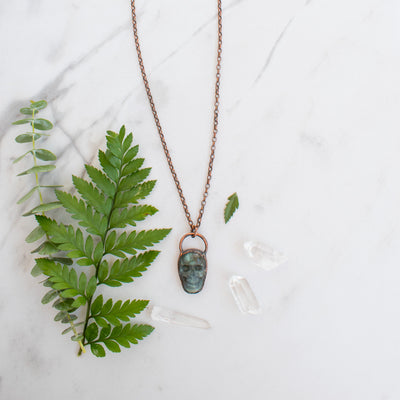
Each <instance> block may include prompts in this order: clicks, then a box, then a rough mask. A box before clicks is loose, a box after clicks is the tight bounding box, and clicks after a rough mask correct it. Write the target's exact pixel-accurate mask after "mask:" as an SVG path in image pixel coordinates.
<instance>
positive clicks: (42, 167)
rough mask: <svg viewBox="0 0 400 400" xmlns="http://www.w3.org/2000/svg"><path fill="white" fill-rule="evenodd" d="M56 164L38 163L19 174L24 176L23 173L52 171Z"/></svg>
mask: <svg viewBox="0 0 400 400" xmlns="http://www.w3.org/2000/svg"><path fill="white" fill-rule="evenodd" d="M55 168H56V166H55V165H52V164H51V165H36V166H34V167H32V168H29V169H27V170H26V171H24V172H21V173H20V174H18V175H17V176H22V175H28V174H36V173H38V172H47V171H51V170H53V169H55Z"/></svg>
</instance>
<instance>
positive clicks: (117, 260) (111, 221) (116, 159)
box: [34, 127, 170, 357]
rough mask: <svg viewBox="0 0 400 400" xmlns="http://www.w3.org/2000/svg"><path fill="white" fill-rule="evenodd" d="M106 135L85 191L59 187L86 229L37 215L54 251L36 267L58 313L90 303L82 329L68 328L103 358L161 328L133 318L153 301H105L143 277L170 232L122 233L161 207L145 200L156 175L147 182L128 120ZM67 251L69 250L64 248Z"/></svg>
mask: <svg viewBox="0 0 400 400" xmlns="http://www.w3.org/2000/svg"><path fill="white" fill-rule="evenodd" d="M106 138H107V150H106V151H105V152H103V151H101V150H100V151H99V155H98V158H99V162H100V165H101V170H100V169H97V168H95V167H93V166H90V165H85V168H86V172H87V174H88V175H89V178H90V180H84V179H82V178H79V177H76V176H73V184H74V187H75V189H76V190H77V191H78V193H79V195H80V196H79V197H78V196H74V195H71V194H69V193H67V192H63V191H60V190H57V191H56V196H57V198H58V200H59V202H60V203H61V204H62V206H63V208H64V209H65V210H66V211H67V212H68V213H69V214H71V216H72V218H74V219H76V220H78V223H79V225H80V226H81V227H82V228H75V227H74V226H72V225H66V224H63V223H60V222H58V221H56V220H55V219H51V218H48V217H46V216H44V215H36V220H37V222H38V224H39V226H40V228H41V229H42V230H43V231H44V232H45V233H46V235H47V237H48V238H49V242H50V243H52V245H53V246H54V248H53V250H54V252H52V254H50V255H48V256H47V257H42V258H37V259H36V266H35V267H34V273H41V274H43V275H45V276H46V280H45V286H49V287H50V291H49V292H48V293H47V294H46V295H45V298H46V300H48V299H49V298H50V299H51V300H53V299H54V298H56V297H57V300H56V302H55V303H54V306H55V308H57V309H58V310H59V312H58V314H57V315H56V317H55V319H56V320H59V321H61V322H63V323H68V322H70V320H71V319H72V320H73V321H75V320H78V315H79V314H80V311H81V309H82V308H85V312H84V315H85V316H84V317H83V318H82V319H81V320H80V321H79V322H75V323H74V327H75V328H76V327H80V332H76V329H75V330H74V329H72V327H70V328H67V329H66V330H65V331H64V333H67V332H69V331H71V330H72V331H74V335H73V336H72V340H77V341H81V342H82V347H81V349H80V351H79V353H78V354H80V353H81V352H82V349H83V348H84V346H86V345H90V349H91V351H92V353H93V354H94V355H95V356H97V357H104V356H105V354H106V353H105V349H104V346H105V347H106V348H107V349H108V350H110V351H112V352H120V351H121V347H120V346H122V347H130V345H131V344H136V343H137V342H138V340H141V339H143V338H144V337H146V336H147V335H149V334H150V333H151V332H152V331H153V329H154V328H153V327H152V326H150V325H146V324H133V323H131V320H132V319H133V318H135V316H136V315H137V314H139V313H140V312H141V311H143V310H144V308H146V306H147V304H148V300H126V301H124V302H122V300H118V301H114V300H112V299H107V300H104V299H103V295H102V294H99V293H98V292H99V289H100V287H101V286H102V285H107V286H111V287H117V286H121V285H122V284H123V283H128V282H132V281H133V280H134V278H138V277H140V276H142V273H143V272H144V271H146V269H147V268H148V267H149V265H150V264H151V263H152V262H153V261H154V259H155V258H156V257H157V255H158V254H159V251H157V250H149V249H150V248H151V247H152V246H153V245H154V244H155V243H158V242H159V241H160V240H162V239H163V238H164V237H165V236H166V235H167V234H168V233H169V232H170V229H154V230H142V231H136V230H133V231H131V232H129V233H127V232H126V231H122V232H121V229H124V228H126V227H127V226H132V227H135V226H136V222H137V221H142V220H144V219H145V218H146V217H147V216H149V215H153V214H155V213H156V212H157V211H158V210H157V209H156V208H155V207H153V206H150V205H139V204H138V203H139V201H140V200H142V199H144V198H146V197H147V196H148V195H149V193H150V192H151V191H152V190H153V188H154V185H155V183H156V181H154V180H149V181H146V178H147V177H148V175H149V173H150V168H141V167H142V165H143V163H144V159H143V158H138V157H137V154H138V150H139V147H138V145H136V146H132V140H133V136H132V133H130V134H128V135H125V127H122V128H121V129H120V131H119V133H115V132H112V131H108V132H107V136H106ZM60 251H61V252H63V253H61V254H59V252H60ZM65 253H66V254H65ZM55 255H56V257H55ZM71 264H73V265H72V266H70V265H71ZM51 300H50V301H51Z"/></svg>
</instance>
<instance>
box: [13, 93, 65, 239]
mask: <svg viewBox="0 0 400 400" xmlns="http://www.w3.org/2000/svg"><path fill="white" fill-rule="evenodd" d="M46 107H47V102H46V101H45V100H40V101H31V104H30V105H29V107H23V108H21V109H20V110H19V111H20V113H21V114H24V115H28V116H29V118H23V119H19V120H18V121H15V122H13V125H29V126H30V127H31V130H30V131H29V132H26V133H22V134H20V135H18V136H17V137H16V138H15V141H16V142H17V143H30V144H31V145H32V147H31V149H30V150H28V151H26V152H25V153H24V154H22V155H21V156H20V157H18V158H17V159H15V160H14V163H17V162H19V161H21V160H22V159H23V158H25V157H26V156H29V155H31V156H32V159H33V166H32V167H31V168H28V169H27V170H25V171H23V172H21V173H20V174H18V176H22V175H28V174H33V175H34V176H35V183H36V184H35V185H34V186H33V187H32V188H31V189H30V190H29V191H28V192H27V193H25V194H24V195H23V196H22V197H21V198H20V199H19V200H18V202H17V203H18V204H21V203H23V202H25V201H26V200H28V199H29V198H30V197H31V196H32V195H33V194H35V193H38V196H39V202H40V204H38V205H37V206H36V207H34V208H32V209H31V210H30V211H28V212H27V213H25V214H24V216H29V215H33V214H37V213H41V212H45V211H49V210H52V209H55V208H58V207H60V206H61V204H60V202H57V201H55V202H51V203H44V201H43V195H42V190H43V189H46V188H51V189H54V188H55V187H59V186H54V185H42V184H41V183H40V180H39V174H41V173H43V172H48V171H51V170H53V169H55V168H56V166H55V165H54V164H40V165H39V163H38V160H41V161H55V160H56V159H57V157H56V156H55V154H53V153H52V152H51V151H49V150H47V149H42V148H37V147H36V143H37V142H38V141H39V140H40V139H41V138H42V137H43V136H49V134H47V133H44V132H43V131H49V130H50V129H52V128H53V124H52V123H51V122H50V121H49V120H47V119H44V118H37V117H36V115H37V114H38V113H39V111H40V110H43V109H44V108H46ZM43 234H44V233H43Z"/></svg>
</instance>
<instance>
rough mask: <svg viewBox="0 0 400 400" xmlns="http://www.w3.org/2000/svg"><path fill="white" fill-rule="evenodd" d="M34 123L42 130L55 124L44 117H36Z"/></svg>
mask: <svg viewBox="0 0 400 400" xmlns="http://www.w3.org/2000/svg"><path fill="white" fill-rule="evenodd" d="M32 125H33V126H34V128H35V129H39V130H40V131H48V130H49V129H51V128H53V124H52V123H51V122H50V121H49V120H47V119H43V118H37V119H35V120H34V121H33V124H32Z"/></svg>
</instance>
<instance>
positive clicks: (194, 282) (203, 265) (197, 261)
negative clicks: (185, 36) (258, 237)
mask: <svg viewBox="0 0 400 400" xmlns="http://www.w3.org/2000/svg"><path fill="white" fill-rule="evenodd" d="M221 2H222V0H217V3H218V12H217V16H218V18H217V19H218V47H217V65H216V71H217V72H216V81H215V102H214V124H213V135H212V141H211V148H210V160H209V163H208V173H207V180H206V184H205V186H204V193H203V198H202V201H201V207H200V210H199V215H198V217H197V221H196V224H195V223H194V222H193V220H192V217H191V215H190V212H189V208H188V205H187V203H186V199H185V196H184V195H183V191H182V188H181V184H180V182H179V179H178V176H177V174H176V172H175V168H174V165H173V163H172V159H171V155H170V153H169V150H168V147H167V143H166V141H165V137H164V133H163V130H162V128H161V124H160V119H159V117H158V114H157V110H156V107H155V104H154V100H153V96H152V94H151V90H150V85H149V81H148V79H147V75H146V70H145V67H144V63H143V57H142V52H141V49H140V43H139V36H138V29H137V19H136V8H135V0H131V9H132V26H133V36H134V39H135V46H136V52H137V56H138V61H139V66H140V71H141V74H142V78H143V83H144V86H145V88H146V93H147V98H148V99H149V103H150V107H151V111H152V113H153V116H154V121H155V123H156V126H157V130H158V134H159V136H160V140H161V144H162V147H163V149H164V153H165V157H166V158H167V162H168V166H169V169H170V171H171V174H172V178H173V179H174V182H175V186H176V189H177V190H178V194H179V197H180V199H181V203H182V206H183V209H184V211H185V215H186V219H187V221H188V224H189V227H190V233H187V234H186V235H184V236H183V237H182V238H181V240H180V243H179V251H180V255H179V259H178V273H179V277H180V279H181V282H182V286H183V289H184V290H185V291H186V292H187V293H198V292H200V291H201V289H202V288H203V286H204V282H205V279H206V275H207V259H206V252H207V248H208V244H207V240H206V239H205V237H204V236H203V235H201V234H200V233H198V229H199V228H200V225H201V220H202V218H203V214H204V208H205V206H206V200H207V196H208V190H209V189H210V181H211V176H212V170H213V164H214V158H215V147H216V146H215V144H216V141H217V133H218V115H219V87H220V78H221V74H220V71H221V53H222V4H221ZM188 236H191V237H199V238H200V239H202V240H203V242H204V250H198V249H188V250H183V249H182V243H183V241H184V239H185V238H187V237H188Z"/></svg>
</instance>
